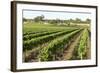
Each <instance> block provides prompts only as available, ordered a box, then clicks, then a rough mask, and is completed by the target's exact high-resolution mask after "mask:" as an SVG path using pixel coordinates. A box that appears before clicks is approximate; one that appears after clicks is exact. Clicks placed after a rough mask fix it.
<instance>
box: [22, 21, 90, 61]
mask: <svg viewBox="0 0 100 73" xmlns="http://www.w3.org/2000/svg"><path fill="white" fill-rule="evenodd" d="M23 27H24V29H23V31H24V32H23V62H39V61H63V60H83V59H90V58H91V57H90V56H89V55H90V42H91V41H90V33H91V32H90V30H89V28H88V27H79V26H56V25H50V24H48V25H45V24H41V25H40V24H37V23H34V25H32V23H26V24H24V26H23Z"/></svg>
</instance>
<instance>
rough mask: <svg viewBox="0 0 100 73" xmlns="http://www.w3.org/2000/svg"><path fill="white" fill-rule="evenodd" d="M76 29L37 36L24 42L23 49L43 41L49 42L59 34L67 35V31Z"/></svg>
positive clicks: (30, 47)
mask: <svg viewBox="0 0 100 73" xmlns="http://www.w3.org/2000/svg"><path fill="white" fill-rule="evenodd" d="M74 30H76V29H71V30H66V31H62V32H58V33H54V34H50V35H45V36H42V37H37V38H35V39H31V40H27V41H24V42H23V48H24V49H23V50H26V49H28V50H30V49H32V48H33V47H36V46H38V45H40V44H42V43H45V42H48V41H50V40H53V39H54V38H57V37H59V36H62V35H65V34H67V33H70V32H72V31H74Z"/></svg>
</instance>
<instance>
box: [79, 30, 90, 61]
mask: <svg viewBox="0 0 100 73" xmlns="http://www.w3.org/2000/svg"><path fill="white" fill-rule="evenodd" d="M87 39H88V30H87V29H85V30H84V31H83V34H82V36H81V39H80V42H79V46H78V58H79V59H84V57H85V55H86V49H87Z"/></svg>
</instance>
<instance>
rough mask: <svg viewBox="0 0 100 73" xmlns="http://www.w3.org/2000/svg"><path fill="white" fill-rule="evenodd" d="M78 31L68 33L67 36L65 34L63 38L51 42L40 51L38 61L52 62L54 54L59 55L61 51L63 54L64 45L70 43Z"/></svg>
mask: <svg viewBox="0 0 100 73" xmlns="http://www.w3.org/2000/svg"><path fill="white" fill-rule="evenodd" d="M79 31H80V30H76V31H73V32H70V33H69V34H66V35H64V36H63V37H60V38H57V39H55V40H53V41H52V42H51V43H50V44H49V45H48V46H46V47H44V48H43V49H42V50H40V54H39V59H40V60H41V61H51V60H53V58H54V57H55V55H56V53H57V52H59V53H61V51H62V52H63V50H64V46H65V44H67V43H68V42H69V41H70V39H71V38H72V37H73V36H74V35H75V34H76V33H78V32H79Z"/></svg>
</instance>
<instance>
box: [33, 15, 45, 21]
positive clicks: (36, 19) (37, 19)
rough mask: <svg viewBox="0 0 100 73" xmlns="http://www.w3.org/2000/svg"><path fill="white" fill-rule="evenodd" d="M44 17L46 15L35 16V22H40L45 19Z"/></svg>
mask: <svg viewBox="0 0 100 73" xmlns="http://www.w3.org/2000/svg"><path fill="white" fill-rule="evenodd" d="M43 19H44V15H41V16H37V17H35V18H34V21H35V22H40V21H43Z"/></svg>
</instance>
